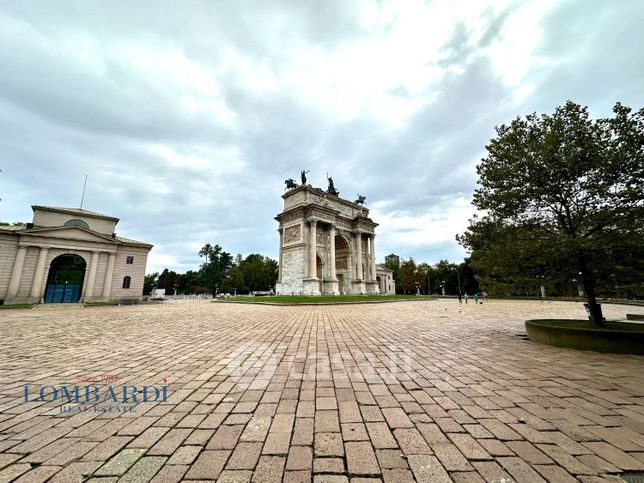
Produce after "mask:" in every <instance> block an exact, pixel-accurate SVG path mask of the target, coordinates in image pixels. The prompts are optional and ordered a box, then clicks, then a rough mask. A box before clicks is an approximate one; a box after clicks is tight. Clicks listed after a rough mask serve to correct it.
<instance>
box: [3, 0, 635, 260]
mask: <svg viewBox="0 0 644 483" xmlns="http://www.w3.org/2000/svg"><path fill="white" fill-rule="evenodd" d="M115 5H116V6H115ZM364 5H366V3H361V2H346V1H342V0H337V1H325V2H317V1H312V0H311V1H295V0H293V1H278V2H244V3H241V4H240V3H239V2H234V1H232V0H231V1H223V2H209V1H196V0H195V1H186V2H149V1H147V2H146V1H143V2H135V3H132V2H130V3H119V4H114V3H112V2H101V1H89V2H88V1H67V2H63V3H62V4H61V3H58V2H57V3H56V4H54V3H52V2H44V1H43V2H37V1H33V2H11V3H4V4H2V5H0V27H3V28H2V29H1V30H2V33H0V39H1V40H3V41H2V42H0V58H1V59H2V63H3V68H6V69H3V75H2V76H0V154H1V155H2V166H0V168H1V169H2V170H3V172H2V173H1V174H0V189H1V190H2V192H0V197H1V198H2V200H3V201H2V202H0V219H2V220H3V221H5V220H9V221H14V220H19V219H22V220H27V219H29V217H30V210H29V205H30V204H33V203H39V204H51V205H71V206H73V205H75V204H77V203H78V199H79V197H80V192H81V189H82V182H83V177H84V175H85V174H86V173H87V174H89V185H88V193H87V205H86V206H87V207H88V208H90V209H94V210H96V211H102V212H105V213H109V214H113V215H116V216H118V217H120V218H121V220H122V221H121V223H120V224H119V230H120V232H121V233H122V234H123V235H126V236H129V237H132V238H137V239H141V240H145V241H149V242H151V243H154V244H155V245H156V247H155V250H154V253H158V254H162V255H165V256H172V257H174V259H175V260H176V264H175V265H174V268H177V269H181V270H187V269H190V268H195V267H196V266H197V265H198V264H199V263H200V260H199V257H198V255H197V254H196V250H195V249H194V247H195V246H196V247H198V246H200V245H201V244H204V243H206V242H210V243H219V244H221V245H223V246H224V248H225V249H226V250H228V251H232V252H235V253H236V252H241V253H245V254H247V253H253V252H255V253H264V254H267V255H272V256H274V257H276V256H277V240H278V237H277V231H276V228H277V225H276V223H275V221H274V220H273V217H274V216H275V214H276V213H278V212H279V211H280V209H281V198H280V195H281V194H282V193H283V184H282V181H283V180H284V179H285V178H287V177H297V176H298V174H299V171H300V170H301V169H311V171H312V172H311V176H310V179H311V181H312V183H313V184H315V185H317V186H321V187H325V186H326V178H325V175H326V173H327V172H328V173H329V174H331V175H332V176H333V177H334V180H335V183H336V186H337V187H338V189H339V190H340V192H341V194H342V195H343V196H346V197H347V198H353V196H355V195H357V194H358V193H361V194H363V195H366V196H367V201H368V205H369V206H377V209H376V210H374V211H375V212H377V213H382V214H383V216H391V215H394V214H396V215H399V216H410V217H420V216H423V215H429V216H430V217H432V218H440V217H444V216H448V212H449V210H450V209H451V207H452V206H454V203H456V200H458V199H460V198H463V197H464V198H466V199H467V198H469V197H470V196H471V194H472V191H473V190H474V188H475V183H476V174H475V171H474V167H475V165H476V163H477V162H478V161H479V159H480V157H481V156H483V155H484V147H485V144H486V143H487V142H488V140H489V139H490V138H491V137H492V136H493V135H494V129H493V128H494V125H496V124H500V123H503V122H507V121H509V120H510V119H512V118H514V117H516V116H517V115H523V114H526V113H528V112H531V111H535V110H536V111H538V112H549V111H551V110H552V109H553V108H554V107H555V106H556V105H558V104H561V103H563V102H564V101H565V100H566V99H568V98H572V99H573V100H576V101H578V102H582V103H585V104H589V105H590V106H591V108H593V109H594V110H593V113H596V114H597V115H605V114H607V113H608V112H609V110H610V107H612V105H613V104H614V102H615V101H617V100H621V101H623V102H624V103H625V104H627V105H631V106H633V107H641V105H642V101H643V100H644V99H643V98H644V94H643V93H642V90H641V85H642V81H643V80H644V79H643V77H644V75H643V74H644V73H643V70H644V68H643V67H642V66H644V51H642V49H640V48H639V47H638V46H639V45H642V44H644V33H642V31H641V29H640V28H639V25H640V24H641V21H642V19H643V18H644V7H643V6H642V4H641V3H640V2H636V1H624V2H611V3H608V2H600V1H597V2H584V1H581V0H576V1H567V2H560V3H557V4H555V5H554V6H553V7H552V9H551V10H550V11H549V12H547V15H546V16H545V17H544V20H543V22H542V24H541V25H540V26H539V28H540V29H541V36H540V40H539V43H538V44H537V46H536V48H535V49H534V51H533V52H532V54H531V56H532V58H533V62H532V63H531V64H530V65H529V68H528V71H527V72H526V74H525V77H524V79H523V80H522V82H521V84H520V85H519V86H518V87H525V86H531V87H532V89H533V91H532V93H531V94H530V95H528V96H527V97H525V98H519V99H518V100H517V98H516V97H515V93H516V88H518V87H514V86H508V85H507V84H506V83H505V81H504V79H503V77H502V75H501V73H500V72H497V71H496V70H495V68H494V64H493V63H492V62H491V60H490V58H489V54H488V50H487V49H488V48H489V47H490V46H491V45H493V44H494V43H495V42H496V41H498V40H499V38H500V35H501V34H502V32H503V29H504V28H506V27H507V26H508V25H510V24H509V22H512V21H515V20H514V19H513V17H512V14H513V13H514V11H515V10H516V8H519V7H517V6H516V5H515V4H513V5H511V6H510V7H509V8H508V9H506V10H504V11H501V12H497V13H494V11H493V10H488V11H486V12H485V13H484V14H483V20H484V21H485V28H484V31H483V34H482V35H480V36H479V39H478V41H474V40H473V38H474V37H473V36H474V33H473V32H471V31H470V30H468V27H467V24H466V23H462V22H461V23H459V22H456V23H455V24H454V25H453V26H452V28H451V32H450V34H449V35H448V36H446V38H445V39H441V43H442V47H441V49H440V51H439V54H438V55H437V56H436V57H435V58H433V59H431V61H430V62H431V63H432V65H435V66H437V67H438V68H440V69H441V71H440V74H438V75H437V76H436V77H435V78H434V79H432V80H431V83H430V84H429V85H427V87H426V89H425V90H424V91H423V90H421V91H420V92H413V91H411V90H410V89H409V88H407V87H406V86H405V85H403V84H402V83H401V84H400V85H398V86H396V85H393V86H388V87H387V88H386V93H387V94H388V95H390V96H393V97H395V98H398V99H400V100H403V101H405V102H413V103H414V104H415V108H416V111H415V113H414V114H413V115H412V116H411V117H409V118H408V119H407V120H406V121H404V122H403V123H402V124H401V125H400V126H398V127H393V126H392V125H390V123H389V122H388V119H382V118H379V117H377V116H374V115H373V114H371V113H370V112H369V111H368V110H366V111H364V112H360V113H357V114H356V115H355V116H353V117H349V118H341V117H339V116H336V115H335V114H334V112H333V110H331V109H329V108H328V106H326V105H325V104H324V103H323V101H321V100H320V99H317V98H315V96H311V95H309V96H305V95H304V94H303V93H301V92H298V91H297V90H295V89H294V88H293V87H292V85H291V84H289V83H287V82H286V80H288V79H289V78H290V76H292V75H293V73H294V72H296V73H297V74H298V76H300V77H302V78H306V77H307V76H308V75H311V73H309V72H299V71H297V69H300V68H302V67H301V65H300V64H299V63H298V61H297V60H298V58H299V57H298V56H306V55H315V54H316V53H321V54H324V55H335V54H337V53H340V52H343V49H345V48H347V47H351V46H354V45H356V43H359V42H368V41H369V40H373V39H384V38H386V37H387V36H388V35H390V34H391V33H392V32H393V31H394V30H395V28H396V19H395V18H394V19H393V20H391V22H390V24H389V25H384V26H381V27H379V28H376V27H375V26H373V25H368V24H365V22H364V20H362V19H361V16H360V14H359V11H360V10H361V9H362V8H363V7H364ZM403 5H404V3H403ZM20 32H22V34H24V35H27V34H28V35H27V36H26V37H25V36H21V35H19V34H18V33H20ZM85 43H88V45H91V51H92V52H94V54H92V61H93V62H94V63H95V64H96V68H93V69H90V68H88V67H87V65H86V64H85V63H84V61H83V60H82V59H83V55H88V54H87V53H86V52H84V51H83V48H84V47H83V45H85ZM70 46H74V47H70ZM137 48H145V49H147V50H146V52H152V54H150V55H157V54H159V55H160V54H167V53H169V52H177V53H178V55H182V56H185V58H187V59H188V60H189V61H191V62H193V63H194V64H195V65H198V66H200V67H203V68H204V69H205V72H207V73H208V75H210V76H211V82H212V84H211V85H212V86H215V87H216V88H217V90H218V92H219V95H220V101H221V105H222V106H223V108H225V109H227V110H228V112H230V113H232V120H231V119H225V118H220V117H218V116H217V115H213V114H212V113H210V112H206V111H205V110H203V109H196V110H195V109H192V110H191V109H188V108H186V105H185V103H184V97H188V98H189V99H191V100H194V101H196V102H198V103H199V104H200V105H201V103H203V102H205V98H204V97H202V95H201V92H200V90H199V87H198V85H197V86H196V87H195V85H194V83H193V85H190V86H186V85H185V84H186V83H191V82H193V81H195V80H196V79H193V78H188V79H178V80H175V77H176V75H175V74H177V72H176V71H174V70H173V69H174V67H173V66H172V65H168V66H167V69H166V70H165V72H163V71H162V72H161V73H160V74H157V75H150V74H149V73H146V70H145V69H133V68H132V67H131V65H130V64H129V61H128V60H127V59H124V58H122V57H120V55H121V54H127V53H129V52H131V49H137ZM244 66H254V67H257V66H263V69H264V70H263V71H260V70H258V71H257V72H260V73H259V74H257V75H260V76H262V75H266V76H268V78H270V79H273V80H274V82H275V85H274V86H273V87H272V88H270V89H258V88H256V87H254V86H255V84H254V82H255V81H261V80H264V79H261V78H260V79H251V78H247V77H246V76H245V75H244V71H243V69H244ZM322 67H323V68H325V67H327V66H324V65H323V66H322ZM329 68H330V67H329ZM453 68H458V69H460V71H459V70H453ZM449 69H452V70H449ZM186 75H190V74H186ZM173 76H174V77H173ZM339 79H340V80H339V81H338V82H342V77H341V76H339ZM313 80H314V79H313ZM184 81H185V82H184ZM168 153H169V154H168ZM167 155H169V156H170V157H174V158H175V161H176V163H174V162H173V161H172V160H168V159H166V158H167ZM190 160H194V161H190ZM200 160H206V163H205V165H202V163H201V161H200ZM375 221H377V222H378V221H380V220H378V219H376V220H375ZM393 230H394V229H393V228H392V227H388V226H386V225H384V224H382V225H381V226H380V227H379V230H378V231H379V238H378V240H379V242H378V247H377V251H378V253H379V254H380V255H381V256H384V255H385V254H386V253H389V252H396V253H399V254H400V255H402V256H405V257H407V256H413V257H414V258H415V259H416V260H418V261H423V260H427V261H437V260H439V259H442V258H449V259H452V260H457V259H459V258H461V257H462V256H463V255H464V252H463V250H462V249H461V248H460V247H459V246H458V245H456V243H455V242H449V243H447V242H442V241H441V242H431V241H429V240H426V241H423V240H420V242H419V241H418V240H414V244H411V243H409V244H405V242H400V241H399V240H400V239H401V237H398V236H397V235H399V234H401V233H402V232H403V231H404V230H405V228H400V229H397V230H399V231H397V232H394V231H393ZM396 240H398V241H396ZM149 268H150V270H158V269H160V268H163V267H160V266H150V267H149Z"/></svg>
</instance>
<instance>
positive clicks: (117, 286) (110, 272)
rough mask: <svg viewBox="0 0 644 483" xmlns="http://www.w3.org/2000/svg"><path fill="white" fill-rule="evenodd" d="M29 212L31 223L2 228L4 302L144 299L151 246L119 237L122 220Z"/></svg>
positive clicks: (65, 211) (42, 209)
mask: <svg viewBox="0 0 644 483" xmlns="http://www.w3.org/2000/svg"><path fill="white" fill-rule="evenodd" d="M31 208H32V210H33V212H34V217H33V222H32V223H28V224H26V225H12V226H0V303H5V304H16V303H75V302H98V301H110V300H118V299H139V298H141V296H142V294H143V278H144V276H145V266H146V263H147V259H148V252H149V251H150V250H151V249H152V245H150V244H149V243H143V242H139V241H136V240H130V239H129V238H124V237H121V236H116V233H115V229H116V224H117V223H118V222H119V219H118V218H114V217H111V216H106V215H102V214H100V213H94V212H92V211H88V210H83V209H77V208H53V207H49V206H32V207H31Z"/></svg>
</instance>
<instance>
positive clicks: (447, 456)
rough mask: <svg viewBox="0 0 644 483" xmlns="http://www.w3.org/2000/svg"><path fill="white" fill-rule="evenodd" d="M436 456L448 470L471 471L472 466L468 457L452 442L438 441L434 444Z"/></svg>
mask: <svg viewBox="0 0 644 483" xmlns="http://www.w3.org/2000/svg"><path fill="white" fill-rule="evenodd" d="M432 449H433V450H434V453H435V454H436V457H437V458H438V460H439V461H440V462H441V464H442V465H443V466H444V467H445V469H446V470H447V471H469V470H471V469H472V466H471V465H470V464H469V463H468V462H467V459H465V457H464V456H463V454H462V453H461V452H460V451H459V450H458V448H457V447H456V446H454V445H453V444H451V443H436V444H433V445H432Z"/></svg>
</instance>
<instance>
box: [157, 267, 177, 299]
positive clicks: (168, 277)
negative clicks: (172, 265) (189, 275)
mask: <svg viewBox="0 0 644 483" xmlns="http://www.w3.org/2000/svg"><path fill="white" fill-rule="evenodd" d="M178 281H179V274H178V273H177V272H175V271H173V270H168V269H167V268H166V269H164V270H163V272H161V275H159V277H158V279H157V286H156V288H163V289H165V293H166V294H167V295H172V294H174V291H175V290H176V289H177V288H178V287H177V282H178ZM177 292H178V290H177Z"/></svg>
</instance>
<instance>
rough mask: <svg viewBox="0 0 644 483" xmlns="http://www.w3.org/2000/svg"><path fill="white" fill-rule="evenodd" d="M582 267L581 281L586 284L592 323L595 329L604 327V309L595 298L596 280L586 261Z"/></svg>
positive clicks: (585, 288) (582, 262) (582, 263)
mask: <svg viewBox="0 0 644 483" xmlns="http://www.w3.org/2000/svg"><path fill="white" fill-rule="evenodd" d="M580 265H581V266H580V268H581V279H582V282H583V284H584V292H586V300H587V301H588V308H589V310H590V322H591V324H593V325H594V326H595V327H604V316H603V315H602V308H601V306H600V305H599V304H598V303H597V297H596V296H595V280H594V278H593V276H592V274H591V273H590V271H589V270H588V267H587V266H586V263H585V261H584V260H582V261H581V263H580Z"/></svg>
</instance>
